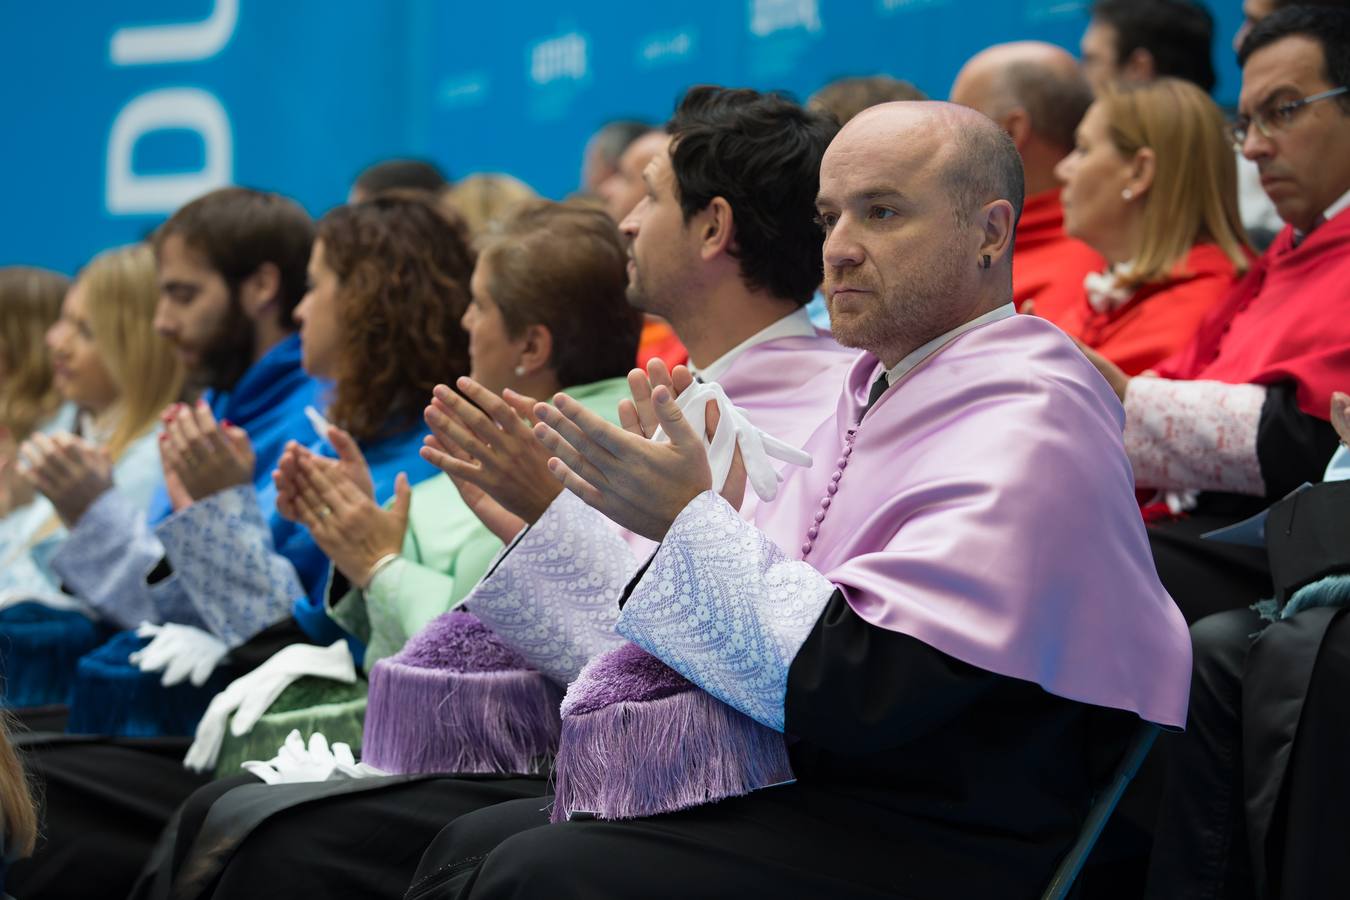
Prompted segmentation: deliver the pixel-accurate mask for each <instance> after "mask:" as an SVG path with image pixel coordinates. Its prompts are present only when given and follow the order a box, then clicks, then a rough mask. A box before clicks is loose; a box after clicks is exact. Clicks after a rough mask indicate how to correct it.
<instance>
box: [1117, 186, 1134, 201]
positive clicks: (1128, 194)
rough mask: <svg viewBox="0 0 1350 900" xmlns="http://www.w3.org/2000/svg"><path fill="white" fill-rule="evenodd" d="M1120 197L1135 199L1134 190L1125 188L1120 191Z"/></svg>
mask: <svg viewBox="0 0 1350 900" xmlns="http://www.w3.org/2000/svg"><path fill="white" fill-rule="evenodd" d="M1120 199H1122V200H1133V199H1134V191H1132V190H1130V189H1129V188H1126V189H1125V190H1123V191H1121V192H1120Z"/></svg>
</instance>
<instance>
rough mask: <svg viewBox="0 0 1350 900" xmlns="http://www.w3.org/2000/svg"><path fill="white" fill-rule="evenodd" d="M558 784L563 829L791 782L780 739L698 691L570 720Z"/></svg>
mask: <svg viewBox="0 0 1350 900" xmlns="http://www.w3.org/2000/svg"><path fill="white" fill-rule="evenodd" d="M553 777H554V783H555V786H554V790H555V793H556V798H557V799H556V802H555V804H554V807H553V821H555V822H559V821H565V820H566V819H567V818H568V816H569V815H570V814H571V813H573V812H577V811H587V812H591V813H594V814H595V815H597V816H599V817H600V818H602V819H629V818H635V817H638V816H650V815H658V814H660V813H667V812H674V811H675V810H679V809H687V808H689V807H691V806H701V805H703V804H706V803H712V802H715V801H717V800H721V799H724V798H726V797H735V796H739V795H741V794H747V793H749V792H750V791H753V790H757V789H758V788H762V787H768V786H769V785H773V784H777V783H779V782H783V781H789V780H791V779H792V777H793V775H792V767H791V763H790V762H789V761H788V754H787V745H786V744H784V742H783V736H782V735H781V734H779V733H778V732H776V731H772V730H770V729H768V728H765V727H764V726H763V725H760V724H759V723H758V722H756V721H755V720H754V719H751V718H749V717H748V716H745V715H742V714H741V713H739V712H737V711H736V710H734V709H732V708H731V707H729V706H727V705H726V704H724V703H722V702H721V701H719V700H717V699H716V698H714V697H712V696H711V695H709V694H707V693H705V692H704V691H701V690H690V691H684V692H682V693H677V694H673V695H670V696H665V697H661V698H659V699H656V700H639V701H622V702H619V703H616V704H614V705H612V706H608V707H605V708H602V709H595V710H593V711H591V712H585V713H579V714H571V715H568V716H566V717H565V718H564V719H563V725H562V738H561V740H560V742H559V745H558V756H557V759H556V761H555V764H554V773H553Z"/></svg>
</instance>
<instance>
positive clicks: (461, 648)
mask: <svg viewBox="0 0 1350 900" xmlns="http://www.w3.org/2000/svg"><path fill="white" fill-rule="evenodd" d="M393 661H395V662H398V663H401V664H403V665H405V666H412V667H414V668H418V669H437V670H439V671H443V672H513V671H517V670H520V669H524V670H527V671H528V670H529V669H530V666H529V664H528V663H527V662H525V658H524V657H523V656H521V655H520V654H519V653H517V652H516V651H514V650H512V649H511V648H510V647H508V646H507V645H506V644H504V643H502V640H501V638H499V637H497V635H495V634H493V632H492V629H490V628H488V627H487V626H486V625H484V624H483V623H482V622H480V621H478V617H477V616H475V615H473V614H472V613H468V612H465V611H464V610H460V609H457V610H454V611H452V612H448V613H445V614H443V615H440V616H437V617H436V618H434V619H432V620H431V621H430V622H428V623H427V625H426V627H425V628H423V629H422V630H421V631H419V632H418V633H417V634H416V635H414V636H413V638H412V640H410V641H408V643H407V644H405V645H404V647H403V649H402V650H401V651H400V652H399V653H398V655H396V656H394V657H393Z"/></svg>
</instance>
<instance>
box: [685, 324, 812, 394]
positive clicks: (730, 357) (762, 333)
mask: <svg viewBox="0 0 1350 900" xmlns="http://www.w3.org/2000/svg"><path fill="white" fill-rule="evenodd" d="M817 333H818V332H817V331H816V326H814V325H812V324H811V314H810V313H808V312H807V311H806V309H805V308H801V309H797V310H795V311H794V312H790V313H788V314H787V315H786V316H783V318H781V319H779V320H778V321H777V322H774V323H773V324H772V325H770V326H768V327H767V328H762V329H760V330H759V331H757V332H755V333H754V334H752V335H751V336H750V337H748V338H746V339H745V340H743V341H741V342H740V343H739V344H737V345H736V346H735V347H732V348H731V349H730V350H728V351H727V352H726V353H723V354H722V355H721V356H719V357H718V358H717V359H716V360H714V361H713V362H712V363H710V364H709V365H707V366H705V367H704V368H702V369H700V368H698V367H697V366H695V365H694V363H693V360H690V361H689V371H690V372H692V373H693V374H694V377H695V378H701V379H703V380H704V381H716V380H717V379H719V378H721V377H722V376H723V375H725V374H726V373H727V370H728V369H730V368H731V364H732V363H734V362H735V361H736V357H738V356H740V355H741V354H742V353H744V352H745V351H747V350H749V349H750V348H751V347H755V346H758V345H759V344H766V343H768V342H769V341H776V340H778V339H779V338H786V337H815V336H816V334H817Z"/></svg>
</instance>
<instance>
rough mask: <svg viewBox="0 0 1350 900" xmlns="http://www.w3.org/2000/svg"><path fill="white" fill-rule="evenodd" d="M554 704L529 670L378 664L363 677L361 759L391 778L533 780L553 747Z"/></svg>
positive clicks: (555, 698) (553, 691)
mask: <svg viewBox="0 0 1350 900" xmlns="http://www.w3.org/2000/svg"><path fill="white" fill-rule="evenodd" d="M561 699H562V690H561V689H560V688H559V687H558V686H557V685H555V684H554V683H553V682H552V681H550V680H549V679H547V678H545V677H544V676H543V675H541V674H539V673H538V672H534V671H531V670H529V669H517V670H507V671H501V672H451V671H446V670H444V669H426V668H419V667H415V666H409V665H405V664H403V663H400V662H397V661H395V659H394V658H388V659H383V660H380V662H378V663H377V664H376V665H375V667H374V669H373V670H371V673H370V703H369V706H368V708H367V712H366V725H365V734H364V737H363V739H362V757H363V758H364V759H365V760H366V761H367V762H369V763H370V764H371V765H373V766H375V767H377V768H380V769H383V770H385V771H386V772H391V773H396V774H411V773H432V772H463V773H512V774H529V775H533V774H538V773H540V772H542V771H546V769H547V764H548V759H549V757H550V755H551V754H552V752H553V750H554V748H555V747H556V745H557V740H558V729H559V720H558V705H559V703H560V701H561Z"/></svg>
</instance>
